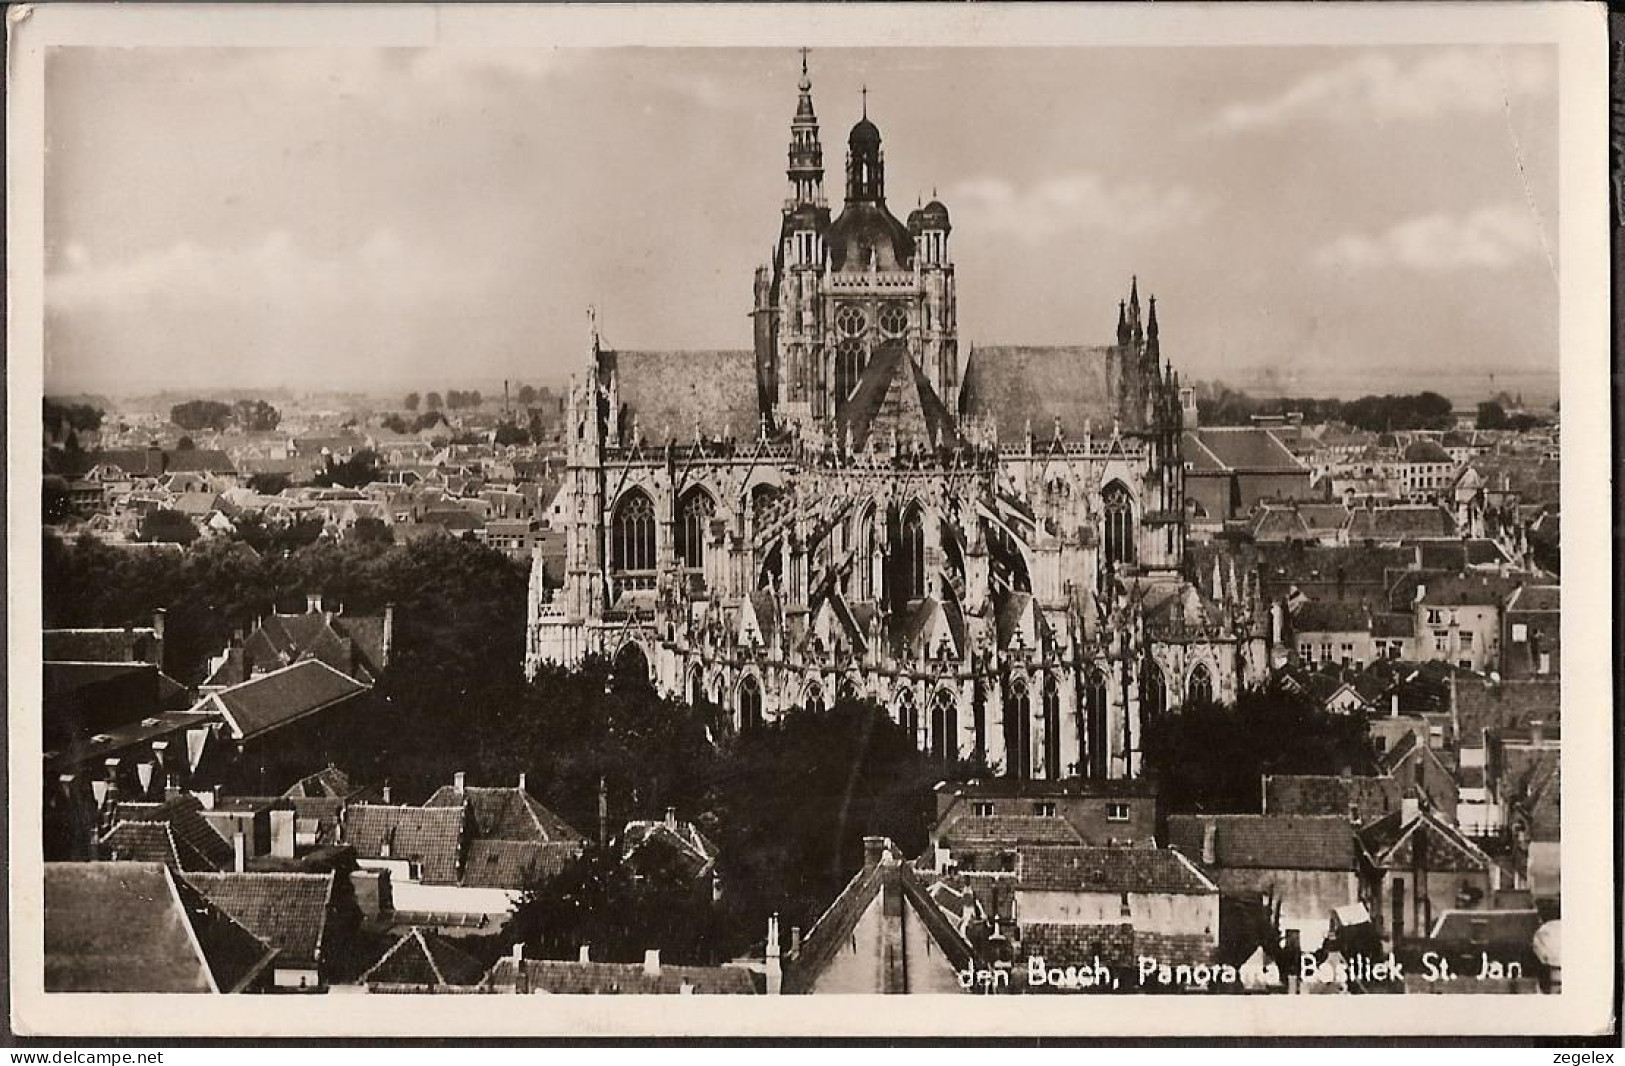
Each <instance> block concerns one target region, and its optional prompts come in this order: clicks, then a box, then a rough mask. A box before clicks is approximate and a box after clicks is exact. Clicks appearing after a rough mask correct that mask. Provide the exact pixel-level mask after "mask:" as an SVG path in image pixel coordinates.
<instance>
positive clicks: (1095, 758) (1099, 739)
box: [1079, 669, 1108, 777]
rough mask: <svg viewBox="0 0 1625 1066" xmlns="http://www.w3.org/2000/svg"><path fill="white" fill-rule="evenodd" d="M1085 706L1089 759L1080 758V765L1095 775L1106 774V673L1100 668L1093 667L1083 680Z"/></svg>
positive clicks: (1086, 748)
mask: <svg viewBox="0 0 1625 1066" xmlns="http://www.w3.org/2000/svg"><path fill="white" fill-rule="evenodd" d="M1083 706H1084V713H1085V716H1086V721H1087V725H1088V728H1087V729H1086V730H1085V732H1086V733H1087V734H1088V739H1087V740H1086V741H1085V742H1084V747H1085V754H1086V755H1087V756H1088V758H1087V760H1086V761H1084V760H1080V763H1079V764H1080V765H1084V766H1088V768H1089V774H1090V776H1093V777H1105V776H1106V752H1107V750H1108V745H1107V740H1106V675H1105V674H1103V673H1101V672H1100V671H1099V670H1094V669H1091V670H1090V671H1089V674H1088V676H1087V677H1085V678H1084V682H1083Z"/></svg>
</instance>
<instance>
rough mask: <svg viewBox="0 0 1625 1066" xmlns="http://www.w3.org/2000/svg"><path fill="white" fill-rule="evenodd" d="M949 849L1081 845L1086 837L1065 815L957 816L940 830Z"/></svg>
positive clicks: (940, 834) (939, 836) (939, 834)
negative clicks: (1051, 816)
mask: <svg viewBox="0 0 1625 1066" xmlns="http://www.w3.org/2000/svg"><path fill="white" fill-rule="evenodd" d="M937 836H938V838H939V839H941V840H944V841H946V842H947V846H948V847H949V849H955V848H968V847H976V846H986V845H989V844H996V845H1002V846H1005V847H1012V848H1013V847H1016V846H1017V845H1021V844H1074V845H1077V844H1082V843H1083V838H1082V837H1081V836H1079V835H1078V831H1077V830H1076V829H1074V828H1072V824H1071V823H1070V822H1068V821H1067V820H1066V819H1065V818H1040V817H1038V816H1036V815H1024V814H1005V815H991V816H982V817H978V816H975V815H969V814H967V815H964V816H962V817H959V818H955V819H954V820H953V821H952V822H950V823H948V825H947V827H946V828H944V829H943V830H941V831H940V832H938V834H937Z"/></svg>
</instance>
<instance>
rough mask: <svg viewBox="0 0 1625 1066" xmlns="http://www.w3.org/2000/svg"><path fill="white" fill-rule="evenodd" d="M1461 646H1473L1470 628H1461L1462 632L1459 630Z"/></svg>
mask: <svg viewBox="0 0 1625 1066" xmlns="http://www.w3.org/2000/svg"><path fill="white" fill-rule="evenodd" d="M1461 646H1462V647H1464V648H1470V647H1472V646H1473V633H1472V630H1470V629H1464V630H1462V632H1461Z"/></svg>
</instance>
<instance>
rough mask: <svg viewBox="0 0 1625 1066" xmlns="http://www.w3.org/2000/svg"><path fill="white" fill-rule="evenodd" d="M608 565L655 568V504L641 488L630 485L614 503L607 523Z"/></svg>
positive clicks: (621, 568) (626, 568) (644, 568)
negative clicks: (609, 523)
mask: <svg viewBox="0 0 1625 1066" xmlns="http://www.w3.org/2000/svg"><path fill="white" fill-rule="evenodd" d="M610 565H611V566H612V567H613V568H614V569H616V570H621V571H633V572H638V571H650V570H653V569H654V568H655V506H654V502H653V501H652V500H650V499H649V497H648V496H647V495H646V494H645V493H643V492H642V491H641V490H638V489H633V490H632V491H631V492H629V493H627V494H626V495H625V496H624V497H622V498H621V502H620V503H619V504H617V505H616V507H615V517H614V519H613V521H612V523H611V526H610Z"/></svg>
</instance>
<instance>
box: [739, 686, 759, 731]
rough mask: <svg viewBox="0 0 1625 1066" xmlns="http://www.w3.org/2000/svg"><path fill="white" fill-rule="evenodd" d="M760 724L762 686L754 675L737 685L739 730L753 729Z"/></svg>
mask: <svg viewBox="0 0 1625 1066" xmlns="http://www.w3.org/2000/svg"><path fill="white" fill-rule="evenodd" d="M761 724H762V686H761V685H760V684H759V683H758V682H757V680H756V675H755V674H747V675H746V677H745V680H743V681H741V682H740V683H739V728H740V729H754V728H756V727H757V726H759V725H761Z"/></svg>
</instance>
